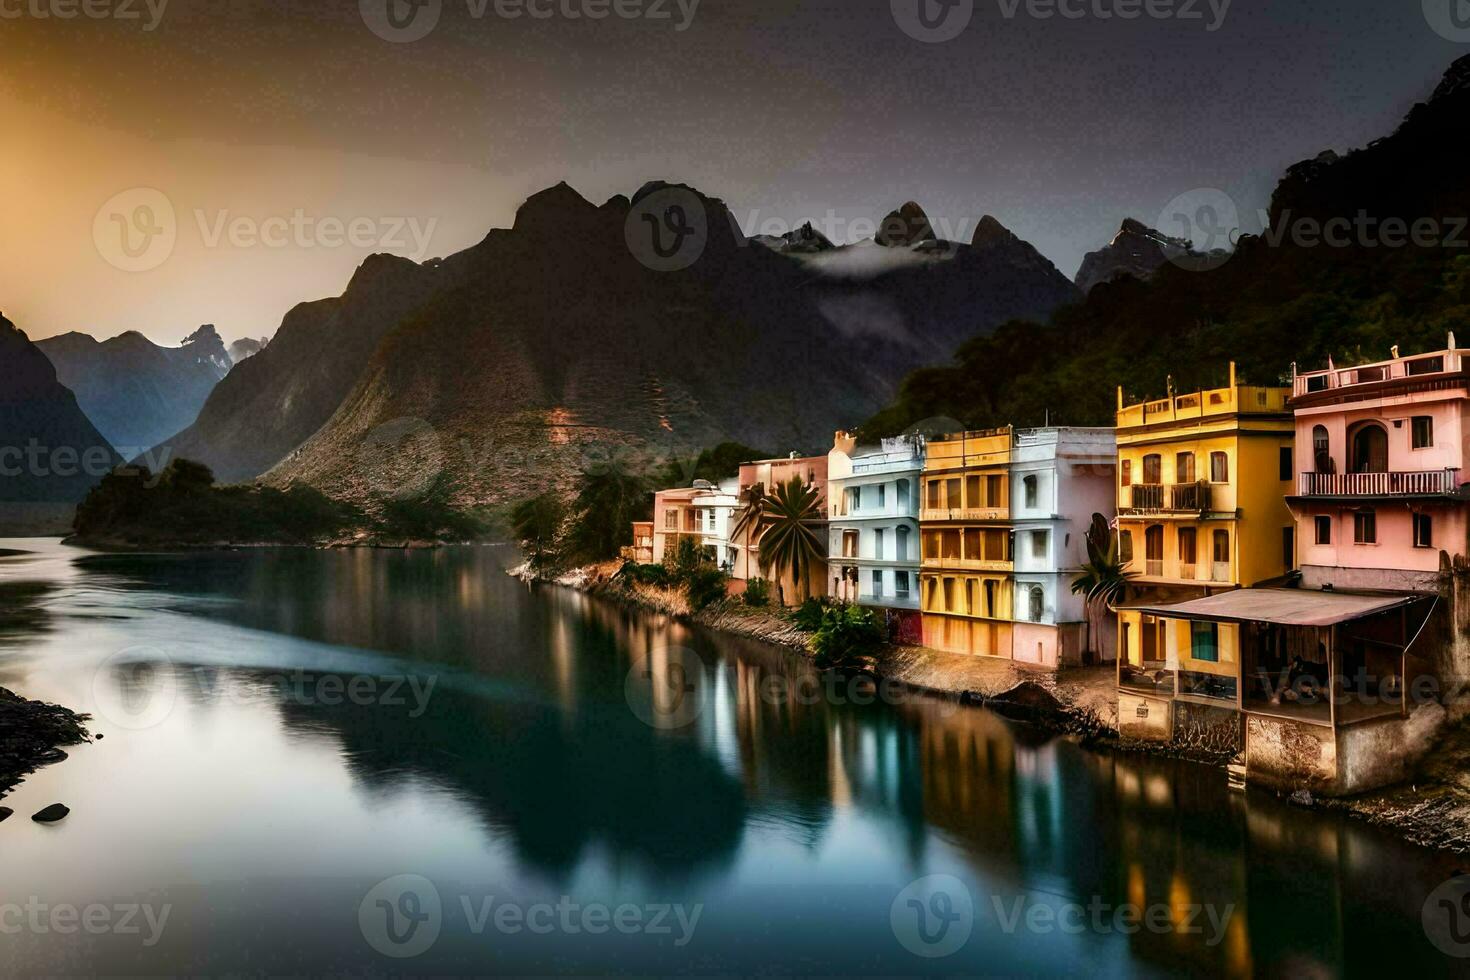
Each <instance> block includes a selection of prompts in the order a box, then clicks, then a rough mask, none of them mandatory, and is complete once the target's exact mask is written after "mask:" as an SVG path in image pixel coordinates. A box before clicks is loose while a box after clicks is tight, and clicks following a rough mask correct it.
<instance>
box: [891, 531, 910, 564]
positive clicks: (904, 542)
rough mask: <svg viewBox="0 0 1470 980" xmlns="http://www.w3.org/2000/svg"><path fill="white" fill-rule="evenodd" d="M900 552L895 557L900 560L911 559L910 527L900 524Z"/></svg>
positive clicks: (898, 537)
mask: <svg viewBox="0 0 1470 980" xmlns="http://www.w3.org/2000/svg"><path fill="white" fill-rule="evenodd" d="M897 540H898V553H897V554H895V555H894V556H893V557H894V558H896V559H898V560H899V561H908V560H909V529H908V528H906V527H902V526H900V527H899V529H898V534H897Z"/></svg>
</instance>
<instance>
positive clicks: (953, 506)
mask: <svg viewBox="0 0 1470 980" xmlns="http://www.w3.org/2000/svg"><path fill="white" fill-rule="evenodd" d="M944 488H945V490H946V491H948V497H949V501H948V503H947V504H946V505H945V506H947V507H948V508H949V509H950V510H959V509H960V508H961V507H963V506H965V505H964V504H963V503H961V502H960V481H959V480H946V481H945V484H944Z"/></svg>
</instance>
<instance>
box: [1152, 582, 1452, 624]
mask: <svg viewBox="0 0 1470 980" xmlns="http://www.w3.org/2000/svg"><path fill="white" fill-rule="evenodd" d="M1420 598H1424V597H1423V596H1419V595H1415V594H1413V593H1400V594H1385V593H1376V594H1367V593H1361V592H1359V593H1354V592H1320V591H1317V590H1315V589H1235V590H1234V591H1231V592H1220V593H1217V594H1215V595H1211V596H1205V597H1203V598H1201V599H1189V600H1187V601H1185V602H1176V603H1173V604H1165V605H1138V606H1127V607H1125V608H1127V609H1128V610H1130V611H1133V612H1142V613H1147V614H1148V615H1151V616H1163V617H1165V618H1167V619H1195V620H1202V621H1207V622H1216V623H1274V624H1275V625H1277V626H1334V625H1336V624H1337V623H1345V622H1347V621H1349V620H1352V619H1362V618H1363V617H1364V616H1372V615H1375V614H1377V613H1381V612H1388V611H1389V610H1390V609H1397V608H1399V607H1400V606H1407V605H1408V604H1409V603H1411V602H1413V601H1415V600H1416V599H1420Z"/></svg>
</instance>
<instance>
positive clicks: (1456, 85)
mask: <svg viewBox="0 0 1470 980" xmlns="http://www.w3.org/2000/svg"><path fill="white" fill-rule="evenodd" d="M1467 90H1470V54H1467V55H1464V56H1462V57H1460V58H1457V59H1455V62H1454V64H1452V65H1450V67H1449V68H1448V69H1446V70H1445V73H1444V77H1443V78H1442V79H1440V82H1439V86H1438V87H1437V88H1435V90H1434V95H1432V96H1430V99H1429V101H1431V102H1436V101H1438V100H1440V99H1444V98H1448V97H1449V96H1451V95H1453V94H1455V93H1456V92H1464V91H1467Z"/></svg>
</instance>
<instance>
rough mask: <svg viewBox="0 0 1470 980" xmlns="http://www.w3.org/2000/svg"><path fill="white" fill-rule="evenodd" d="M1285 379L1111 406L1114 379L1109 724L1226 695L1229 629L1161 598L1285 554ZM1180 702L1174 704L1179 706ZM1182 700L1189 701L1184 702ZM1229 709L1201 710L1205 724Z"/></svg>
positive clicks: (1250, 581) (1232, 702)
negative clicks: (1113, 716) (1115, 576)
mask: <svg viewBox="0 0 1470 980" xmlns="http://www.w3.org/2000/svg"><path fill="white" fill-rule="evenodd" d="M1290 394H1291V389H1289V388H1278V387H1260V386H1254V385H1245V384H1240V383H1238V380H1237V378H1236V373H1235V365H1234V364H1231V365H1230V377H1229V383H1228V384H1227V385H1226V386H1225V387H1223V388H1215V389H1210V390H1205V391H1195V392H1191V393H1189V394H1182V395H1180V394H1175V395H1171V396H1170V397H1168V398H1163V399H1158V400H1154V401H1146V402H1141V403H1138V404H1133V405H1125V404H1124V398H1123V393H1122V390H1121V389H1119V392H1118V415H1117V423H1118V424H1117V441H1118V472H1117V493H1118V496H1117V511H1118V522H1117V526H1118V541H1119V550H1120V553H1121V557H1122V558H1123V559H1124V561H1125V563H1126V569H1127V571H1128V572H1129V573H1131V575H1132V578H1131V581H1130V584H1129V588H1128V593H1129V595H1128V598H1127V600H1126V601H1125V602H1124V603H1123V604H1122V605H1121V606H1120V608H1119V609H1118V666H1119V673H1118V684H1119V697H1118V716H1119V727H1120V730H1121V731H1122V732H1123V733H1124V734H1125V735H1129V736H1133V737H1139V738H1155V739H1168V738H1170V737H1172V733H1173V731H1174V728H1175V721H1176V719H1175V715H1176V713H1181V712H1182V713H1184V714H1186V715H1189V716H1190V718H1191V721H1190V722H1189V723H1190V724H1194V723H1195V721H1194V720H1193V719H1194V718H1195V716H1201V715H1208V709H1209V708H1211V707H1218V708H1221V709H1225V710H1228V711H1229V712H1231V713H1232V715H1231V717H1232V718H1233V712H1235V711H1236V710H1237V709H1238V708H1239V700H1240V649H1241V646H1240V644H1241V639H1240V632H1239V629H1238V628H1237V626H1236V625H1235V624H1233V623H1230V622H1223V621H1215V620H1210V621H1201V622H1197V623H1196V622H1192V621H1189V620H1187V619H1181V618H1171V617H1167V616H1161V615H1158V614H1157V613H1156V612H1155V611H1153V610H1155V609H1157V608H1158V607H1159V606H1161V605H1170V604H1173V603H1177V602H1181V601H1186V600H1190V599H1195V598H1201V597H1205V596H1209V595H1212V594H1215V593H1219V592H1223V591H1229V590H1234V589H1239V588H1244V587H1249V586H1253V585H1259V584H1263V583H1268V582H1271V581H1272V580H1274V579H1278V578H1280V577H1282V576H1284V575H1286V574H1287V573H1288V572H1290V571H1291V570H1292V569H1293V568H1294V567H1295V564H1296V559H1295V553H1296V547H1295V539H1296V522H1295V519H1294V518H1293V516H1292V514H1291V511H1290V510H1289V509H1288V508H1287V506H1286V497H1287V495H1288V494H1289V493H1290V490H1291V488H1292V486H1293V485H1294V477H1295V456H1294V451H1293V444H1294V442H1295V424H1294V422H1293V419H1292V415H1291V411H1290V409H1289V408H1288V406H1287V399H1288V398H1289V396H1290ZM1180 705H1184V707H1182V708H1181V707H1180ZM1196 708H1197V709H1198V710H1196ZM1216 721H1220V722H1228V721H1229V719H1224V718H1216V717H1213V716H1211V717H1210V723H1214V722H1216ZM1201 723H1203V722H1201Z"/></svg>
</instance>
